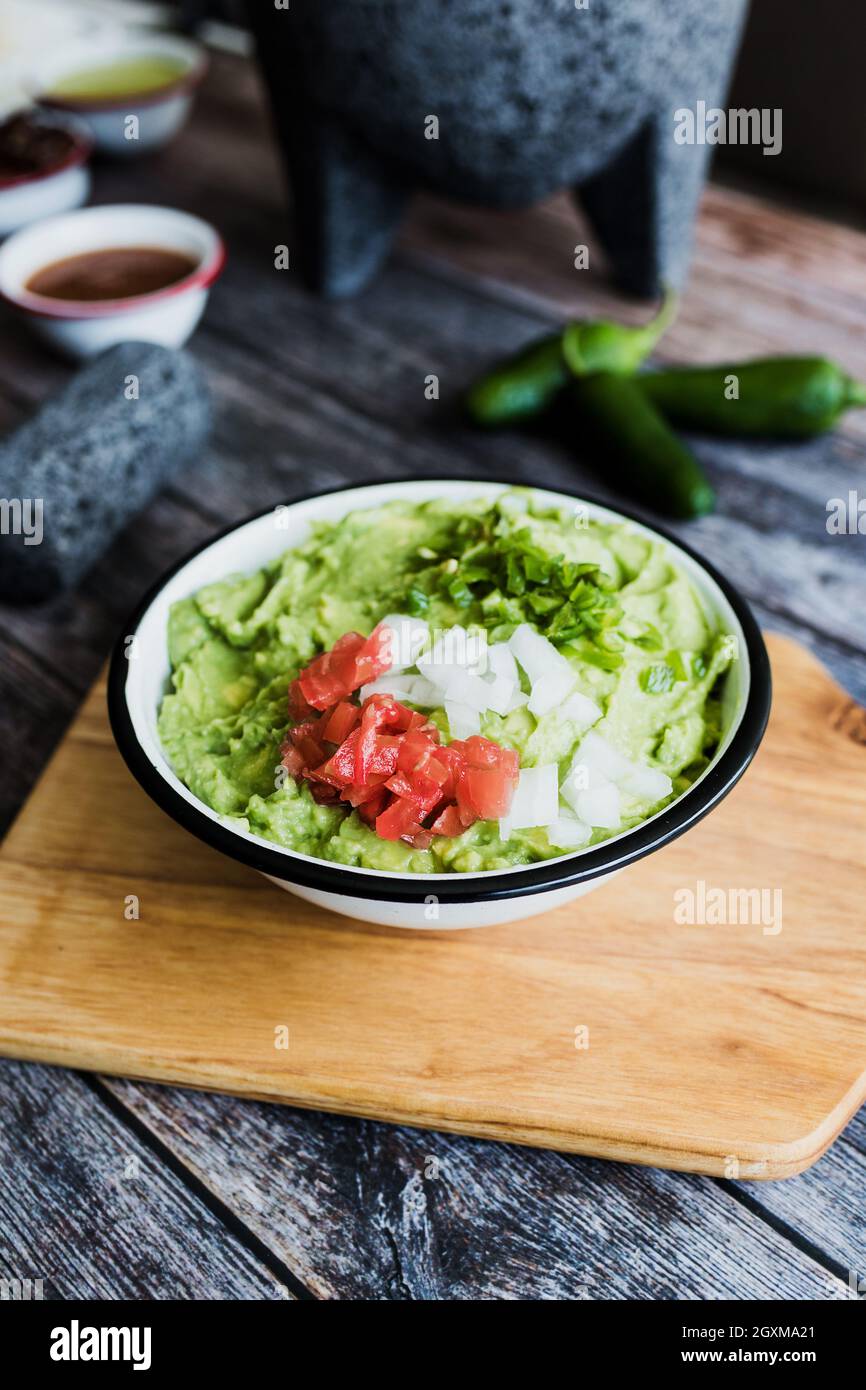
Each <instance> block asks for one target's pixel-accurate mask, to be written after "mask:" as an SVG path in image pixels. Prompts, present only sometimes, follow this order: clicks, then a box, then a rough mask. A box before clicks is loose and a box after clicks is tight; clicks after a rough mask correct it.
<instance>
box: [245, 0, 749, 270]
mask: <svg viewBox="0 0 866 1390" xmlns="http://www.w3.org/2000/svg"><path fill="white" fill-rule="evenodd" d="M744 8H745V0H714V3H712V4H708V3H707V0H655V3H653V0H502V3H499V0H290V3H288V4H287V5H286V6H285V7H284V8H282V7H280V6H278V5H276V4H273V3H265V4H262V3H260V0H256V2H255V3H253V0H250V2H249V4H248V14H249V19H250V24H251V26H252V28H253V29H254V30H255V33H256V38H257V43H258V51H259V58H260V61H261V64H262V67H263V69H264V72H265V75H266V78H267V82H268V87H269V89H270V95H271V100H272V104H273V109H274V115H275V120H276V126H277V130H278V133H279V137H280V140H281V143H282V146H283V150H284V152H285V158H286V162H287V165H288V170H289V175H290V178H291V182H292V187H293V191H294V198H295V204H296V228H297V237H298V240H297V242H296V243H293V245H292V251H293V252H296V254H297V256H298V260H299V263H300V267H301V269H302V271H303V273H304V276H305V278H306V280H307V281H308V283H309V284H310V285H311V286H312V287H314V288H315V289H317V290H319V291H321V292H322V293H324V294H327V295H347V294H353V293H355V292H356V291H357V290H359V289H361V288H362V286H363V285H364V284H366V283H367V281H368V280H369V279H370V278H371V277H372V276H373V275H374V274H375V273H376V271H377V270H378V268H379V266H380V265H381V263H382V261H383V259H384V258H385V256H386V255H387V253H388V250H389V248H390V246H391V242H392V240H393V238H394V236H395V234H396V231H397V229H398V226H399V223H400V219H401V216H402V214H403V211H404V209H405V206H406V202H407V200H408V198H409V197H410V196H411V194H412V193H413V192H414V191H415V190H416V189H420V188H426V189H430V190H433V191H434V192H436V193H440V194H444V195H447V196H449V197H452V198H456V199H460V200H462V201H465V202H471V203H476V204H480V205H483V206H488V207H493V208H514V207H522V206H526V205H528V204H531V203H534V202H537V201H538V200H539V199H541V198H544V197H546V196H547V195H548V194H550V193H553V192H555V191H556V190H557V189H560V188H570V189H572V190H574V192H575V194H576V195H577V196H578V197H579V199H580V202H581V204H582V206H583V207H584V209H585V210H586V212H587V213H588V215H589V218H590V220H591V222H592V223H593V226H594V228H595V231H596V233H597V235H598V237H599V240H600V242H601V244H602V245H603V247H604V249H605V251H606V253H607V257H608V259H609V262H610V264H611V266H612V269H613V272H614V274H615V276H616V277H617V279H618V280H619V281H620V283H621V284H622V285H623V286H624V287H625V288H627V289H630V290H632V291H633V292H635V293H638V294H653V293H655V292H656V291H657V289H658V286H659V282H660V280H662V279H666V280H669V281H671V282H673V283H676V282H677V281H678V280H679V279H681V278H682V275H683V273H684V270H685V265H686V262H687V258H688V252H689V245H690V239H691V224H692V220H693V216H694V211H695V206H696V203H697V200H698V196H699V194H700V191H701V186H702V182H703V177H704V172H705V168H706V159H707V156H708V154H709V153H710V148H709V147H708V146H707V145H706V144H693V145H689V144H678V143H677V142H676V141H675V139H674V128H675V124H676V123H675V118H674V112H675V111H676V110H677V109H678V108H682V107H690V108H692V109H694V107H695V105H696V103H697V102H698V101H699V100H703V101H705V102H706V103H707V105H708V106H713V105H719V104H720V103H721V102H722V100H723V99H724V95H725V89H726V83H727V79H728V74H729V69H730V65H731V61H732V58H733V55H734V52H735V50H736V45H737V41H738V38H739V33H740V26H741V21H742V17H743V12H744ZM434 117H435V121H434V120H431V118H434ZM437 126H438V129H437ZM433 135H435V136H436V137H437V138H431V136H433Z"/></svg>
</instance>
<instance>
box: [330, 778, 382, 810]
mask: <svg viewBox="0 0 866 1390" xmlns="http://www.w3.org/2000/svg"><path fill="white" fill-rule="evenodd" d="M387 780H388V779H387V777H374V778H373V779H372V780H371V781H370V783H369V784H368V785H367V786H366V787H355V786H351V787H344V788H343V790H342V791H341V793H340V797H341V800H343V801H348V803H349V805H350V806H364V805H365V804H366V803H367V802H368V801H374V800H375V799H376V798H377V797H378V796H379V793H380V792H384V794H385V795H384V797H383V798H381V799H382V805H383V806H385V805H387V803H388V799H389V798H388V788H387V787H386V786H385V783H386V782H387Z"/></svg>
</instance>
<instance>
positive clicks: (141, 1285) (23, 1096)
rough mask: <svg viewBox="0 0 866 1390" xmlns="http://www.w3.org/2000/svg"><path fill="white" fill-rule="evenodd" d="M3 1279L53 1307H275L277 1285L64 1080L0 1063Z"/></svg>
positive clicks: (280, 1292)
mask: <svg viewBox="0 0 866 1390" xmlns="http://www.w3.org/2000/svg"><path fill="white" fill-rule="evenodd" d="M0 1171H2V1175H3V1176H2V1182H0V1233H2V1238H0V1278H4V1279H34V1280H37V1279H41V1280H43V1286H44V1289H43V1291H44V1296H45V1298H55V1299H101V1298H105V1299H122V1298H134V1299H183V1300H198V1299H213V1298H216V1299H257V1300H258V1299H282V1298H287V1297H290V1296H291V1295H290V1294H289V1292H288V1290H287V1288H286V1287H285V1286H284V1285H282V1284H281V1283H280V1281H279V1279H278V1277H277V1276H276V1275H275V1274H274V1273H272V1272H271V1270H270V1269H269V1268H268V1267H267V1266H266V1265H265V1264H264V1263H263V1262H262V1261H261V1260H260V1259H258V1258H256V1256H255V1255H254V1254H253V1253H251V1251H250V1250H249V1249H247V1248H245V1246H244V1244H243V1243H242V1242H241V1241H240V1240H239V1239H237V1238H236V1237H235V1236H234V1235H233V1234H231V1233H229V1232H228V1231H227V1230H226V1229H225V1228H224V1226H223V1225H222V1223H221V1222H220V1220H219V1219H218V1218H217V1217H216V1216H215V1215H214V1214H213V1213H212V1212H211V1211H210V1210H209V1209H208V1207H207V1205H206V1204H205V1203H204V1202H202V1201H201V1200H200V1199H199V1198H198V1197H197V1196H196V1195H194V1194H193V1193H191V1192H190V1191H189V1189H188V1188H187V1187H185V1186H184V1184H183V1183H182V1182H181V1181H180V1180H179V1178H178V1177H176V1176H175V1174H174V1173H173V1172H172V1171H171V1170H170V1168H168V1167H167V1166H166V1164H165V1163H164V1162H162V1161H161V1160H160V1159H159V1158H158V1157H157V1156H155V1155H154V1154H153V1153H152V1152H151V1151H150V1150H149V1149H148V1148H147V1147H146V1146H145V1145H144V1144H143V1143H142V1142H141V1141H140V1140H139V1139H138V1137H137V1136H136V1135H135V1134H134V1133H133V1132H132V1131H131V1130H130V1129H129V1128H127V1127H126V1126H125V1125H123V1124H122V1123H121V1122H120V1121H119V1120H118V1119H117V1118H116V1117H115V1116H114V1115H113V1114H111V1113H110V1112H109V1110H107V1109H106V1107H105V1105H104V1104H103V1103H102V1101H101V1100H99V1099H98V1097H97V1096H96V1095H95V1094H94V1093H93V1091H92V1090H91V1089H90V1087H89V1086H88V1085H87V1084H86V1083H85V1082H84V1081H83V1080H82V1079H81V1078H80V1077H77V1076H75V1075H74V1074H73V1073H71V1072H65V1073H63V1072H57V1071H55V1070H51V1069H49V1068H47V1067H38V1066H23V1065H21V1064H19V1063H15V1062H2V1063H0Z"/></svg>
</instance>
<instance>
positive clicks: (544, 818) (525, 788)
mask: <svg viewBox="0 0 866 1390" xmlns="http://www.w3.org/2000/svg"><path fill="white" fill-rule="evenodd" d="M558 815H559V770H558V768H557V766H556V763H546V764H545V766H544V767H523V768H521V769H520V774H519V776H518V779H517V786H516V787H515V789H514V797H513V799H512V802H511V806H510V808H509V811H508V815H507V816H503V817H502V819H501V820H500V822H499V834H500V838H501V839H503V840H507V839H508V837H509V835H510V834H511V831H512V830H528V829H530V828H531V827H533V826H536V825H552V824H553V822H554V821H555V820H556V819H557V817H558ZM503 827H504V828H503Z"/></svg>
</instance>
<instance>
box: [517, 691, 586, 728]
mask: <svg viewBox="0 0 866 1390" xmlns="http://www.w3.org/2000/svg"><path fill="white" fill-rule="evenodd" d="M530 708H531V706H530ZM562 718H563V719H567V720H568V721H569V723H571V724H578V725H579V726H580V727H581V728H582V729H588V728H589V726H590V724H595V722H596V721H597V720H598V719H601V710H600V709H599V707H598V705H597V704H596V703H595V701H594V700H590V698H589V696H588V695H581V693H580V691H579V690H575V691H574V692H573V694H571V695H569V697H568V699H567V700H566V701H565V703H564V704H563V706H562Z"/></svg>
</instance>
